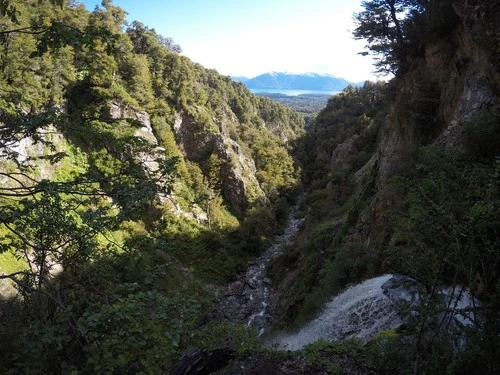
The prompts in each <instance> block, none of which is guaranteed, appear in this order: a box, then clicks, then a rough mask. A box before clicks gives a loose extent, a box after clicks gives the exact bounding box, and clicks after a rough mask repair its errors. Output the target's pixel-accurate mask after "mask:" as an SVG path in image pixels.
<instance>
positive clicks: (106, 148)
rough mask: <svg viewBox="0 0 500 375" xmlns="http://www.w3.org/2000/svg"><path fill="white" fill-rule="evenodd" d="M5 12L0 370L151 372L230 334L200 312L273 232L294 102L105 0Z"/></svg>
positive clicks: (281, 214) (0, 37)
mask: <svg viewBox="0 0 500 375" xmlns="http://www.w3.org/2000/svg"><path fill="white" fill-rule="evenodd" d="M0 10H1V13H2V17H1V25H0V30H1V31H0V60H1V65H2V73H1V75H0V76H1V78H0V92H1V98H0V123H1V127H0V131H1V135H0V137H1V138H0V142H1V143H0V149H1V153H2V157H1V161H0V165H1V169H0V177H1V181H2V186H1V187H0V233H1V235H0V246H1V247H0V250H1V254H0V270H1V273H0V275H1V276H0V277H1V279H2V280H1V281H2V295H3V299H2V302H1V314H0V315H1V320H2V325H1V329H0V336H1V338H0V341H1V343H2V344H1V350H0V368H1V370H0V371H1V372H2V373H41V374H43V373H121V374H123V373H141V372H142V373H144V372H147V373H161V372H164V371H166V369H168V366H170V365H172V363H173V361H174V359H175V358H176V356H177V355H179V354H180V353H182V351H183V350H184V349H185V348H186V347H189V345H192V343H193V342H200V343H201V342H206V345H207V346H209V345H216V342H217V341H218V340H220V341H223V340H225V339H233V336H234V335H235V334H238V332H240V331H242V329H240V328H238V327H235V330H236V333H234V332H232V331H231V328H230V327H228V328H227V330H226V332H225V333H224V335H220V334H219V333H217V334H214V333H209V332H205V330H204V329H202V330H197V331H196V332H198V333H197V334H196V336H193V332H195V331H193V327H195V326H197V325H199V324H201V323H200V322H202V321H203V319H204V318H203V317H204V316H205V314H206V313H207V312H208V311H210V309H212V308H213V306H212V304H213V302H212V298H211V296H210V293H211V292H210V290H209V289H207V286H210V285H217V284H221V283H222V284H223V283H225V282H226V281H227V280H229V279H230V278H231V277H232V276H233V275H234V274H235V273H237V272H238V271H241V270H242V269H243V268H244V266H245V264H246V261H247V260H248V259H250V258H251V257H253V256H255V255H256V254H258V253H259V252H260V251H261V250H262V249H263V248H265V247H266V246H267V245H268V244H269V241H270V239H272V237H273V235H274V234H275V233H278V232H279V231H280V228H281V226H282V224H283V220H284V218H285V217H286V207H287V205H288V201H287V198H285V196H286V195H289V196H293V192H294V191H295V190H296V189H297V187H298V184H299V171H298V169H297V166H296V165H295V164H294V161H293V159H292V158H291V156H290V155H289V152H288V147H289V142H291V141H292V140H293V139H296V138H297V137H298V136H300V135H301V134H302V132H303V119H302V118H301V116H300V115H298V114H296V113H295V112H294V111H292V110H290V109H288V108H286V107H284V106H282V105H279V104H277V103H275V102H273V101H271V100H270V99H266V98H259V97H256V96H254V95H252V94H251V93H250V92H249V91H248V90H247V89H246V88H245V87H244V85H242V84H236V83H234V82H232V81H231V80H230V78H229V77H224V76H221V75H219V74H218V73H217V72H216V71H214V70H207V69H204V68H203V67H202V66H200V65H198V64H195V63H193V62H191V61H190V60H189V59H188V58H186V57H183V56H181V55H179V53H178V52H179V51H180V47H179V46H178V45H176V44H175V43H174V42H173V41H172V40H171V39H169V38H168V37H163V36H161V35H158V34H157V33H156V32H155V30H153V29H150V28H148V27H147V26H145V25H143V24H141V23H140V22H133V23H131V24H129V25H125V11H124V10H123V9H120V8H118V7H116V6H114V5H113V4H112V2H111V1H104V2H103V3H102V6H101V7H99V8H98V9H96V10H94V11H92V12H89V11H87V10H86V9H85V8H84V7H83V6H82V5H79V4H78V2H68V3H66V2H63V1H37V0H33V1H30V0H25V1H10V2H2V3H1V9H0ZM208 328H209V327H207V329H208ZM210 328H213V329H215V330H217V329H218V328H217V327H210ZM219 331H220V329H219ZM246 334H247V333H245V332H244V330H243V331H242V332H241V334H240V335H246ZM211 340H213V341H214V342H213V343H212V342H211Z"/></svg>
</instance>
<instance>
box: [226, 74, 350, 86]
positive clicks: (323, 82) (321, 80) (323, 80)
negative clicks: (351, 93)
mask: <svg viewBox="0 0 500 375" xmlns="http://www.w3.org/2000/svg"><path fill="white" fill-rule="evenodd" d="M232 79H233V80H234V81H237V82H243V83H244V84H245V85H246V86H247V87H248V88H249V89H283V90H314V91H341V90H343V89H344V88H345V87H347V86H349V85H350V84H352V83H351V82H348V81H347V80H345V79H344V78H338V77H334V76H332V75H330V74H318V73H304V74H292V73H277V72H271V73H264V74H261V75H259V76H257V77H255V78H247V77H232Z"/></svg>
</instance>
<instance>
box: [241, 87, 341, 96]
mask: <svg viewBox="0 0 500 375" xmlns="http://www.w3.org/2000/svg"><path fill="white" fill-rule="evenodd" d="M249 90H250V91H251V92H253V93H254V94H260V93H263V92H268V93H270V94H284V95H288V96H298V95H302V94H322V95H336V94H338V93H339V92H341V91H314V90H287V89H250V88H249Z"/></svg>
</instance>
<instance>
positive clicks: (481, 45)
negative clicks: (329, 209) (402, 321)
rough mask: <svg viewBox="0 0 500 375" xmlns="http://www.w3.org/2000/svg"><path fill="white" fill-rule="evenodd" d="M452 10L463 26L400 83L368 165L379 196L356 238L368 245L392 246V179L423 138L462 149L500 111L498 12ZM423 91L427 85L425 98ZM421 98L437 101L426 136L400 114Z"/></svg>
mask: <svg viewBox="0 0 500 375" xmlns="http://www.w3.org/2000/svg"><path fill="white" fill-rule="evenodd" d="M453 9H454V10H455V12H456V15H457V16H458V17H459V19H460V21H459V23H458V25H457V26H456V28H455V30H454V31H453V33H452V35H451V36H446V38H442V39H438V40H434V41H432V42H430V43H429V44H428V45H426V46H425V55H424V56H423V57H420V58H418V59H416V60H415V61H414V68H413V69H412V70H411V71H409V72H408V73H407V74H406V75H405V76H404V77H402V78H401V79H400V81H399V82H398V88H397V94H396V103H395V105H394V106H393V107H392V109H391V111H390V114H389V115H388V116H387V118H386V124H385V127H384V128H383V129H382V136H381V140H380V144H379V147H378V150H377V152H376V153H375V155H374V157H373V158H372V159H371V161H370V162H369V164H370V165H373V163H374V160H377V161H378V166H377V168H378V171H377V174H378V176H377V190H376V193H375V195H374V198H373V200H372V203H371V204H370V208H369V210H368V211H367V213H366V217H365V220H364V222H366V223H372V224H370V225H367V226H365V230H364V231H363V232H362V233H359V235H358V236H356V237H357V238H358V240H360V239H364V241H365V243H366V244H370V243H373V242H375V243H377V242H378V243H380V242H384V241H386V240H387V236H388V235H389V233H390V231H391V224H390V222H389V218H388V215H387V212H389V211H390V210H391V208H392V207H393V205H394V192H393V189H392V187H391V186H390V185H389V184H388V179H389V178H390V177H391V176H392V175H394V173H395V170H396V169H397V168H400V165H399V164H400V161H401V159H405V158H407V157H408V153H409V152H410V150H412V149H414V145H415V144H416V142H418V140H417V139H419V138H422V132H425V133H426V134H425V138H426V140H425V142H426V143H430V144H435V145H438V146H441V147H461V137H462V133H463V131H464V125H465V123H466V122H467V121H468V120H469V119H471V118H473V117H474V116H475V115H477V114H478V113H480V112H481V111H483V110H491V109H495V108H496V109H498V108H499V106H500V102H499V96H498V94H499V93H500V75H499V72H500V70H499V66H500V59H499V56H500V55H499V53H498V36H499V35H500V23H499V22H498V20H499V19H500V13H499V9H498V6H494V5H493V4H491V3H489V2H484V1H456V2H455V3H454V6H453ZM423 85H428V89H427V90H424V91H425V92H422V91H423V90H422V86H423ZM419 94H422V95H433V96H434V97H433V100H435V103H436V104H435V105H434V106H430V107H429V108H427V109H426V110H425V113H424V114H423V116H425V120H426V121H427V123H424V126H429V127H428V128H425V129H424V130H422V129H418V128H416V126H415V124H414V123H412V120H411V117H410V116H408V112H404V111H403V113H402V111H401V109H400V108H398V105H399V103H400V102H403V101H406V100H408V99H409V98H410V99H411V98H414V97H415V96H417V95H419ZM427 124H428V125H427ZM421 126H422V125H421ZM370 169H371V168H369V166H368V165H367V166H365V167H364V168H362V169H361V170H360V171H359V172H358V173H357V177H358V180H359V177H360V176H363V175H365V174H366V172H367V171H368V170H370ZM363 171H365V172H363Z"/></svg>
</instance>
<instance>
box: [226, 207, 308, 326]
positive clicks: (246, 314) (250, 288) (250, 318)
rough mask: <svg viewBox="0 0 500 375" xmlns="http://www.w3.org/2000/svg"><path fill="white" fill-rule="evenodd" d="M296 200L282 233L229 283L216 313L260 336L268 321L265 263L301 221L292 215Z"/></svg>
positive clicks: (285, 243)
mask: <svg viewBox="0 0 500 375" xmlns="http://www.w3.org/2000/svg"><path fill="white" fill-rule="evenodd" d="M299 203H300V199H299ZM299 203H297V204H296V205H295V206H294V207H293V208H292V210H291V211H290V213H289V216H288V225H287V227H286V229H285V231H284V233H283V234H282V235H281V236H278V237H277V238H276V239H275V241H274V244H273V245H272V246H270V247H269V248H268V249H267V250H266V251H265V252H264V253H262V255H261V256H260V257H259V258H258V259H257V260H256V261H255V263H253V264H252V265H250V266H249V268H248V270H247V272H246V273H245V275H242V277H240V278H238V280H236V281H235V282H233V283H231V284H230V285H229V286H228V288H227V289H226V291H225V293H224V295H223V296H222V298H221V300H220V302H219V304H218V308H217V311H218V314H219V315H222V316H223V317H224V318H226V319H228V320H230V321H232V322H235V323H241V324H246V325H247V326H249V327H254V328H256V329H257V330H258V331H259V335H262V334H263V333H264V330H265V329H266V328H267V327H268V326H269V325H270V323H271V321H270V319H271V314H270V311H269V307H270V306H269V305H270V302H269V296H270V280H268V279H267V277H266V273H265V271H266V266H267V264H268V263H269V261H270V260H271V259H274V258H276V257H278V256H279V255H281V253H282V252H283V249H284V247H285V246H286V245H288V244H290V243H291V241H292V239H293V237H294V236H295V235H296V233H297V231H298V228H299V225H300V223H301V222H302V219H296V218H295V216H294V215H295V212H296V210H297V207H298V205H299Z"/></svg>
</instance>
